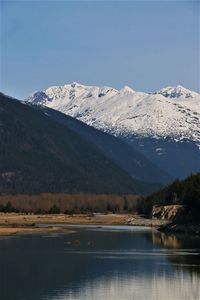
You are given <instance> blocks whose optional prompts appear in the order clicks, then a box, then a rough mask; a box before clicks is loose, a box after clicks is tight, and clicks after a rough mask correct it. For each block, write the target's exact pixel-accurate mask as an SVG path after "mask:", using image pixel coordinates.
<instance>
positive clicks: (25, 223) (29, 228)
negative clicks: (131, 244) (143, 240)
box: [0, 213, 166, 236]
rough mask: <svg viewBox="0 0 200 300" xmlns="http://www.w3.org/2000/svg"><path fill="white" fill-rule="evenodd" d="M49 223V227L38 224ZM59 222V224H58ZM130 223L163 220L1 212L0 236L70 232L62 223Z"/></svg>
mask: <svg viewBox="0 0 200 300" xmlns="http://www.w3.org/2000/svg"><path fill="white" fill-rule="evenodd" d="M41 224H47V225H48V224H49V225H52V226H49V227H40V226H37V225H41ZM56 224H59V226H56ZM62 224H63V225H113V226H114V225H130V226H149V227H157V228H158V227H160V226H161V225H164V224H166V221H163V220H153V219H146V218H143V217H141V216H139V215H131V214H99V213H96V214H76V215H65V214H55V215H52V214H51V215H50V214H47V215H34V214H28V215H27V214H22V213H0V236H6V235H15V234H20V233H22V234H23V233H28V234H29V233H30V234H32V233H70V232H72V230H71V229H69V228H66V227H62V226H60V225H62Z"/></svg>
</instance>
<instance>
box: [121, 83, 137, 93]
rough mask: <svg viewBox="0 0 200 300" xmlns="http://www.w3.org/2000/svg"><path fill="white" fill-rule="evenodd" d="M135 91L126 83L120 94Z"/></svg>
mask: <svg viewBox="0 0 200 300" xmlns="http://www.w3.org/2000/svg"><path fill="white" fill-rule="evenodd" d="M134 93H135V91H134V90H133V89H132V88H130V87H129V86H128V85H125V86H124V87H123V88H122V89H121V90H120V94H134Z"/></svg>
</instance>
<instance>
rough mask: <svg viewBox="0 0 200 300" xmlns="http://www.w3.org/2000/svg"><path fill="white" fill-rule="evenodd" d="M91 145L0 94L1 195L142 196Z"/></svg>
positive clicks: (138, 185) (142, 186)
mask: <svg viewBox="0 0 200 300" xmlns="http://www.w3.org/2000/svg"><path fill="white" fill-rule="evenodd" d="M154 188H155V186H154V185H152V184H146V183H142V182H139V181H137V180H133V179H132V178H131V177H130V176H129V175H128V174H127V173H126V172H124V171H123V170H122V169H120V168H119V167H118V166H116V165H115V164H114V163H113V162H112V161H111V160H110V159H108V158H107V157H106V156H105V155H104V154H103V153H102V152H101V151H100V150H99V149H97V148H96V147H95V145H93V144H91V143H89V142H88V141H86V140H84V139H83V138H82V137H80V136H79V135H78V134H77V133H75V132H73V131H72V130H71V129H69V128H67V126H64V125H62V124H59V123H58V122H56V121H54V120H53V119H51V118H50V117H48V116H47V115H45V114H44V113H42V112H39V111H37V110H35V109H33V108H31V107H29V106H27V105H25V104H22V103H20V102H19V101H17V100H14V99H11V98H9V97H6V96H5V95H3V94H0V192H7V193H10V192H12V193H40V192H66V193H68V192H70V193H75V192H76V193H77V192H92V193H118V192H123V193H137V194H138V193H147V192H149V191H152V189H154Z"/></svg>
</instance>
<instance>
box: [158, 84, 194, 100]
mask: <svg viewBox="0 0 200 300" xmlns="http://www.w3.org/2000/svg"><path fill="white" fill-rule="evenodd" d="M155 94H160V95H163V96H164V97H167V98H180V97H181V98H194V97H196V96H198V93H196V92H193V91H190V90H189V89H186V88H185V87H183V86H182V85H177V86H175V87H173V86H168V87H165V88H162V89H161V90H160V91H158V92H156V93H155Z"/></svg>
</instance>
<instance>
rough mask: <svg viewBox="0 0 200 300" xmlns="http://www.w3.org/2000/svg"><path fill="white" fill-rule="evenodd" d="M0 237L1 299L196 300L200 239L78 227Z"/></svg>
mask: <svg viewBox="0 0 200 300" xmlns="http://www.w3.org/2000/svg"><path fill="white" fill-rule="evenodd" d="M76 230H77V232H76V233H72V234H68V235H52V234H50V235H21V236H14V237H4V238H3V237H1V238H0V299H1V300H47V299H51V300H86V299H87V300H140V299H145V300H151V299H152V300H156V299H157V300H174V299H175V300H176V299H180V300H189V299H191V300H195V299H197V300H199V299H200V238H197V237H192V236H181V235H179V236H178V235H165V234H163V233H159V232H157V231H155V230H151V229H148V228H142V227H138V228H135V229H134V228H131V227H123V228H122V227H111V226H109V227H106V228H105V227H103V228H95V227H89V228H76Z"/></svg>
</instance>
